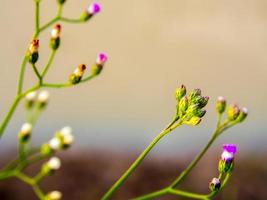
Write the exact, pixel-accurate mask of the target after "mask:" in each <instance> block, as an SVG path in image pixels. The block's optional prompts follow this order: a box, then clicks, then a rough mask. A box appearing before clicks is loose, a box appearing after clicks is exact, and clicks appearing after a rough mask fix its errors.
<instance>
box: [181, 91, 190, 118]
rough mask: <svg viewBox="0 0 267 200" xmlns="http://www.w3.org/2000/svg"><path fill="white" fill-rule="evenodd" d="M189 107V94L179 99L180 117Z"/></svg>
mask: <svg viewBox="0 0 267 200" xmlns="http://www.w3.org/2000/svg"><path fill="white" fill-rule="evenodd" d="M187 108H188V98H187V96H184V97H183V98H182V99H181V100H180V101H179V114H180V117H181V116H182V115H184V114H185V112H186V110H187Z"/></svg>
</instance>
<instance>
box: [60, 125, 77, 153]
mask: <svg viewBox="0 0 267 200" xmlns="http://www.w3.org/2000/svg"><path fill="white" fill-rule="evenodd" d="M60 134H61V136H62V141H63V148H68V147H69V146H70V145H71V144H72V143H73V141H74V137H73V135H72V129H71V127H69V126H66V127H64V128H62V129H61V131H60Z"/></svg>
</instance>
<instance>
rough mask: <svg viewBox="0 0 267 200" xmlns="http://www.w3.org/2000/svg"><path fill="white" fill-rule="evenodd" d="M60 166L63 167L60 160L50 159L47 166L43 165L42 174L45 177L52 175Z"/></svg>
mask: <svg viewBox="0 0 267 200" xmlns="http://www.w3.org/2000/svg"><path fill="white" fill-rule="evenodd" d="M60 166H61V162H60V160H59V158H57V157H53V158H50V159H49V160H48V161H47V162H46V163H45V164H43V166H42V169H41V173H42V174H43V175H45V176H46V175H51V174H52V173H54V172H55V171H56V170H58V169H59V168H60Z"/></svg>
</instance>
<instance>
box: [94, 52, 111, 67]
mask: <svg viewBox="0 0 267 200" xmlns="http://www.w3.org/2000/svg"><path fill="white" fill-rule="evenodd" d="M107 59H108V57H107V55H106V54H105V53H102V52H101V53H99V54H98V56H97V59H96V64H98V65H104V64H105V62H106V61H107Z"/></svg>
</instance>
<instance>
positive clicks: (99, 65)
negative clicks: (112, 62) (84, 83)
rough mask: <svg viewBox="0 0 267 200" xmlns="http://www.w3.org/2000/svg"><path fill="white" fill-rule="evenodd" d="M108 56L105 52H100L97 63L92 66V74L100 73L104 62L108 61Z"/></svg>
mask: <svg viewBox="0 0 267 200" xmlns="http://www.w3.org/2000/svg"><path fill="white" fill-rule="evenodd" d="M107 59H108V57H107V55H106V54H105V53H99V54H98V56H97V58H96V63H95V65H93V66H92V67H91V74H92V75H98V74H100V72H101V71H102V69H103V66H104V64H105V63H106V61H107Z"/></svg>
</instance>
